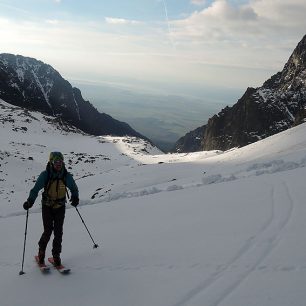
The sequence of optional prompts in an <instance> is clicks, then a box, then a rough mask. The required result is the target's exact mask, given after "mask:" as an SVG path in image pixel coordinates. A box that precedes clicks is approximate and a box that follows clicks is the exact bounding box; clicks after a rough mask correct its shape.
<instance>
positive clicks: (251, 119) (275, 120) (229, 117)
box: [173, 35, 306, 152]
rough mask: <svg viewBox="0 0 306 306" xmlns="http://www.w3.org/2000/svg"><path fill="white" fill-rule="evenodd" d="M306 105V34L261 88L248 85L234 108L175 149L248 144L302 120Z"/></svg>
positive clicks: (211, 121)
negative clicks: (281, 67) (279, 68)
mask: <svg viewBox="0 0 306 306" xmlns="http://www.w3.org/2000/svg"><path fill="white" fill-rule="evenodd" d="M305 105H306V35H305V36H304V37H303V39H302V40H301V41H300V42H299V44H298V45H297V47H296V48H295V50H294V51H293V53H292V55H291V56H290V58H289V60H288V62H287V63H286V65H285V66H284V68H283V70H282V71H281V72H278V73H276V74H275V75H273V76H272V77H271V78H270V79H269V80H267V81H266V82H264V84H263V85H262V86H261V87H259V88H248V89H247V90H246V92H245V93H244V95H243V96H242V97H241V98H240V99H239V100H238V101H237V103H236V104H234V105H233V106H232V107H225V108H224V109H222V110H221V111H220V112H219V113H218V114H216V115H214V116H213V117H211V118H210V119H209V120H208V122H207V124H206V125H204V126H202V127H200V128H198V129H196V130H194V131H191V132H189V133H188V134H186V135H185V136H184V137H182V138H181V139H179V140H178V142H177V143H176V145H175V147H174V149H173V151H175V152H190V151H202V150H204V151H205V150H228V149H231V148H233V147H242V146H245V145H247V144H250V143H253V142H255V141H258V140H260V139H263V138H266V137H268V136H271V135H274V134H276V133H279V132H281V131H284V130H286V129H288V128H290V127H293V126H295V125H297V124H300V123H302V122H303V121H304V118H305V117H306V110H305ZM199 131H200V133H201V134H200V135H199V133H198V132H199ZM199 138H200V139H199ZM190 143H192V146H190Z"/></svg>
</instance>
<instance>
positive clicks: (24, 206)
mask: <svg viewBox="0 0 306 306" xmlns="http://www.w3.org/2000/svg"><path fill="white" fill-rule="evenodd" d="M33 204H34V203H33V202H31V201H29V200H27V201H25V202H24V203H23V209H24V210H28V209H30V208H31V207H32V206H33Z"/></svg>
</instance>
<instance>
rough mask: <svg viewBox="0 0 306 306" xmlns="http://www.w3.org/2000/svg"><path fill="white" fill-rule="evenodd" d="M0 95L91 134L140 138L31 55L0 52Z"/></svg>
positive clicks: (7, 100) (8, 100) (127, 126)
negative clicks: (86, 99) (102, 111)
mask: <svg viewBox="0 0 306 306" xmlns="http://www.w3.org/2000/svg"><path fill="white" fill-rule="evenodd" d="M0 98H1V99H3V100H4V101H6V102H8V103H11V104H13V105H17V106H21V107H24V108H27V109H30V110H37V111H41V112H44V113H46V114H48V115H52V116H55V117H58V118H61V119H63V120H64V121H66V122H68V123H70V124H72V125H74V126H75V127H77V128H79V129H81V130H83V131H84V132H86V133H89V134H92V135H105V134H110V135H117V136H123V135H130V136H138V137H142V138H144V137H143V136H142V135H140V134H139V133H137V132H136V131H134V130H133V129H132V128H131V127H130V126H129V125H128V124H126V123H124V122H120V121H118V120H115V119H114V118H112V117H111V116H109V115H107V114H104V113H100V112H98V111H97V109H96V108H94V106H93V105H92V104H90V103H89V102H88V101H85V100H84V99H83V97H82V95H81V91H80V90H79V89H77V88H73V87H72V86H71V84H70V83H69V82H68V81H66V80H65V79H63V78H62V76H61V75H60V74H59V73H58V72H57V71H56V70H55V69H54V68H52V67H51V66H50V65H47V64H44V63H43V62H41V61H38V60H36V59H33V58H29V57H23V56H20V55H17V56H15V55H13V54H0Z"/></svg>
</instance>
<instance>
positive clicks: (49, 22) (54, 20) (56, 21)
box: [46, 19, 60, 25]
mask: <svg viewBox="0 0 306 306" xmlns="http://www.w3.org/2000/svg"><path fill="white" fill-rule="evenodd" d="M46 23H48V24H52V25H58V24H59V23H60V21H59V20H57V19H47V20H46Z"/></svg>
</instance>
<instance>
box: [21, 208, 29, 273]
mask: <svg viewBox="0 0 306 306" xmlns="http://www.w3.org/2000/svg"><path fill="white" fill-rule="evenodd" d="M28 219H29V210H27V217H26V226H25V231H24V242H23V255H22V265H21V270H20V272H19V275H23V274H25V272H24V271H23V264H24V254H25V248H26V241H27V231H28Z"/></svg>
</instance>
